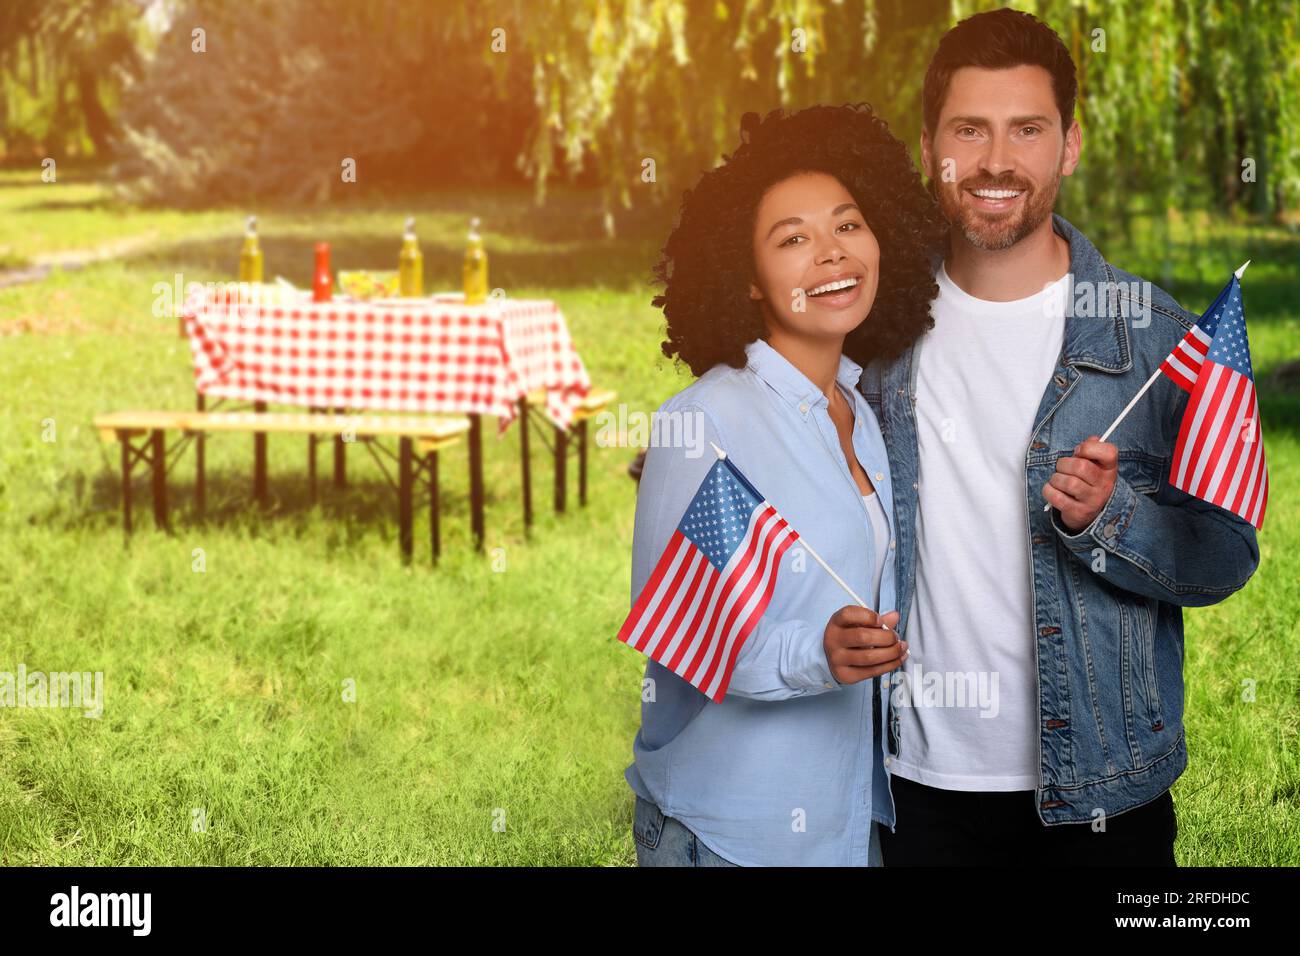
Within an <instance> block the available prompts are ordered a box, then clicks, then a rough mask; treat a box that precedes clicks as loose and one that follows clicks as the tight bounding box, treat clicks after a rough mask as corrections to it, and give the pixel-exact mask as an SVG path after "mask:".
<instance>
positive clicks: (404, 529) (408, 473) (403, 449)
mask: <svg viewBox="0 0 1300 956" xmlns="http://www.w3.org/2000/svg"><path fill="white" fill-rule="evenodd" d="M399 448H400V450H399V452H398V456H397V470H398V485H397V539H398V544H399V545H400V546H401V549H402V561H403V562H404V563H407V564H409V563H410V561H411V551H412V550H413V548H412V545H413V543H414V542H413V537H414V536H413V535H412V533H411V511H412V506H411V487H412V485H414V484H415V475H414V473H413V472H412V468H413V467H414V465H415V462H414V461H413V460H412V457H411V439H410V438H402V439H401V443H400V446H399Z"/></svg>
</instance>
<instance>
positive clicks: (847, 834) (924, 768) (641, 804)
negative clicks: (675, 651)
mask: <svg viewBox="0 0 1300 956" xmlns="http://www.w3.org/2000/svg"><path fill="white" fill-rule="evenodd" d="M1076 89H1077V84H1076V78H1075V72H1074V64H1073V61H1072V60H1071V58H1070V54H1069V51H1068V50H1067V49H1066V47H1065V45H1064V44H1063V43H1062V42H1061V40H1060V38H1059V37H1058V36H1057V35H1056V33H1054V32H1053V31H1052V30H1051V29H1050V28H1049V27H1048V26H1046V25H1045V24H1043V23H1042V22H1040V21H1039V20H1037V19H1035V18H1034V17H1032V16H1030V15H1029V14H1026V13H1020V12H1015V11H1011V10H1006V9H1004V10H997V11H993V12H989V13H982V14H978V15H976V16H973V17H970V18H969V19H967V20H964V21H962V22H961V23H959V24H958V25H957V26H956V27H954V28H953V29H952V30H951V31H949V32H948V33H947V35H945V37H944V38H943V40H942V41H941V42H940V44H939V47H938V49H937V51H936V53H935V54H934V57H933V59H932V61H931V63H930V65H929V69H928V71H927V73H926V77H925V85H924V93H923V107H924V133H923V135H922V139H921V151H922V160H923V165H924V168H925V170H926V172H927V174H928V176H929V178H930V181H931V184H932V185H931V189H930V190H927V189H926V188H925V187H924V186H923V185H922V181H921V179H920V177H919V176H918V175H917V173H916V172H915V170H914V168H913V165H912V163H911V160H910V158H909V156H908V153H907V149H906V147H905V146H904V145H903V144H902V143H901V142H899V141H898V140H897V139H895V138H894V137H893V136H891V135H890V133H889V131H888V129H887V128H886V126H885V124H884V123H883V122H882V121H881V120H880V119H879V118H877V117H876V116H874V115H873V114H872V112H871V111H870V109H869V108H864V107H850V106H845V107H839V108H832V107H814V108H811V109H807V110H803V111H801V112H798V113H795V114H793V115H784V114H782V113H780V112H779V111H776V112H773V113H771V114H769V115H768V116H767V118H766V119H763V120H759V119H758V117H757V116H756V115H755V114H746V117H745V118H744V120H742V124H741V125H742V133H741V139H742V142H741V145H740V146H739V147H738V148H737V149H736V151H735V152H734V153H732V154H731V155H730V156H728V157H726V158H725V161H724V163H723V164H722V165H721V166H720V167H718V168H717V169H714V170H712V171H710V172H708V173H705V174H704V175H703V177H702V178H701V179H700V182H699V183H698V185H696V187H695V188H694V189H692V190H691V191H689V192H688V193H686V195H685V196H684V199H683V203H682V208H681V214H680V219H679V221H678V224H677V225H676V226H675V227H674V229H673V231H672V234H671V235H670V236H669V238H668V242H667V244H666V245H665V247H664V251H663V259H662V261H661V263H660V265H659V268H658V275H659V277H660V279H661V280H662V281H663V283H664V291H663V294H662V295H661V296H659V297H657V298H656V299H655V305H656V306H661V307H662V308H663V310H664V313H665V315H666V316H667V320H668V322H667V335H668V341H667V342H665V343H664V346H663V349H664V352H665V354H666V355H668V356H670V357H671V356H674V355H676V356H679V357H680V358H681V359H682V360H684V361H685V362H686V364H687V365H689V366H690V368H691V371H692V372H694V373H695V374H696V375H697V376H698V380H697V381H695V382H694V383H693V384H691V385H690V386H689V387H688V388H685V389H683V390H682V391H681V392H679V393H678V394H676V395H675V396H673V397H672V398H670V399H669V400H668V401H667V402H665V403H664V404H663V406H661V408H660V409H659V414H660V415H664V414H667V413H673V412H676V413H679V414H681V415H691V416H695V418H696V419H697V421H698V422H699V423H701V424H702V426H703V438H704V441H703V442H702V443H701V444H702V447H703V448H704V450H705V453H704V454H700V453H699V449H684V448H680V447H676V448H674V447H656V446H652V447H651V448H650V449H649V450H648V452H647V455H646V459H645V464H644V470H643V473H642V477H641V482H640V488H639V492H638V498H637V507H636V523H635V536H634V541H633V562H632V564H633V567H632V591H631V593H632V597H633V598H634V599H635V598H636V596H637V595H638V594H640V592H641V590H642V588H643V586H644V585H645V583H646V581H647V578H648V576H649V575H650V573H651V571H652V569H653V568H654V566H655V564H656V562H657V560H658V558H659V556H660V555H661V554H662V553H663V551H664V548H665V546H666V544H667V543H668V540H669V537H670V535H671V534H672V532H673V529H674V528H675V527H676V525H677V523H678V521H679V519H680V518H681V516H682V514H683V512H684V510H685V508H686V506H687V503H688V502H689V501H690V500H691V498H692V496H693V495H694V493H695V491H696V489H697V488H698V486H699V484H700V481H701V480H702V479H703V477H704V475H705V474H706V473H707V472H708V470H709V468H710V467H711V466H712V464H713V462H714V461H715V460H716V458H715V456H714V455H713V454H712V452H711V450H710V449H709V445H708V442H713V443H715V444H717V445H718V446H719V447H720V448H722V449H725V451H726V452H727V454H728V455H729V456H731V457H732V458H733V459H734V461H735V463H736V465H737V466H738V467H739V468H740V470H741V471H742V472H744V474H745V475H746V476H748V477H749V478H750V479H752V480H753V482H754V484H755V485H756V486H757V487H758V488H760V489H762V492H763V494H764V495H765V497H766V498H767V500H768V501H770V502H771V503H772V505H773V506H774V507H775V508H776V509H777V510H778V511H779V512H780V514H781V515H782V516H783V517H784V518H785V519H786V520H787V521H789V523H790V524H791V525H792V526H793V527H794V528H796V529H797V530H798V531H799V533H800V534H801V535H802V536H803V537H804V538H806V539H807V541H808V543H809V544H810V545H811V546H813V547H814V548H815V549H816V550H817V551H818V553H819V554H821V555H822V556H823V557H824V558H825V560H826V562H827V564H828V565H829V566H830V567H832V568H834V569H835V570H836V571H837V572H838V573H839V574H840V575H841V576H842V577H843V578H844V579H845V582H846V583H847V584H848V585H849V587H851V588H852V589H853V590H854V591H855V592H856V593H857V594H860V595H862V597H863V598H864V600H865V602H866V603H868V604H869V605H870V606H871V607H872V608H873V609H874V610H867V609H865V608H862V607H859V606H857V605H855V604H849V603H848V599H847V598H846V595H845V593H844V591H843V590H841V588H840V586H839V585H838V584H836V582H835V581H834V579H833V578H832V577H831V576H830V575H829V574H827V573H826V572H825V571H824V570H823V569H822V568H821V567H819V566H818V565H817V564H815V563H812V562H808V561H807V555H806V554H804V553H803V552H802V551H801V549H800V548H799V546H798V544H797V543H796V545H795V546H794V547H792V548H791V549H790V550H788V551H787V552H786V553H785V554H784V556H783V557H782V559H781V563H782V567H781V573H780V574H779V576H778V578H777V584H776V589H775V591H774V593H773V596H772V600H771V603H770V604H769V606H768V608H767V610H766V612H765V613H764V614H763V616H762V618H761V619H760V620H759V621H758V624H757V626H756V628H755V629H754V630H753V632H752V633H751V634H750V635H749V637H748V640H747V641H746V642H745V644H744V645H743V646H742V647H741V649H740V652H739V655H738V657H737V659H736V662H735V669H734V672H733V674H732V677H731V682H730V686H729V690H728V693H727V696H726V697H725V699H724V700H722V701H721V702H720V703H713V702H711V701H709V700H708V699H707V698H706V697H705V696H704V694H702V693H701V692H700V691H698V690H696V689H695V688H694V687H692V686H691V685H690V684H688V683H687V682H686V681H685V680H683V679H682V678H680V677H678V676H677V675H676V674H674V673H673V672H671V671H669V670H667V669H666V668H665V667H664V666H663V665H661V664H658V663H656V662H655V661H653V660H651V661H649V662H648V663H647V667H646V678H647V679H646V681H645V684H644V690H643V694H642V707H641V716H642V725H641V728H640V731H639V732H638V734H637V736H636V740H635V742H634V745H633V751H634V754H635V762H634V763H633V764H632V765H631V766H630V767H629V768H628V769H627V773H626V776H627V779H628V782H629V783H630V784H631V786H632V789H633V790H634V791H635V793H636V808H635V816H634V824H633V836H634V840H635V845H636V852H637V857H638V860H639V862H640V863H641V865H643V866H730V865H845V866H850V865H851V866H878V865H881V864H882V862H883V863H885V864H888V865H891V866H894V865H959V864H986V865H987V864H992V865H1015V866H1023V865H1026V864H1064V865H1083V864H1142V865H1173V864H1174V849H1173V847H1174V838H1175V834H1176V821H1175V816H1174V806H1173V801H1172V798H1171V796H1170V793H1169V789H1170V786H1171V785H1172V784H1173V782H1174V781H1175V780H1176V779H1177V778H1178V776H1179V774H1180V773H1181V772H1182V771H1183V769H1184V767H1185V766H1186V764H1187V747H1186V743H1185V741H1184V735H1183V722H1182V712H1183V681H1182V663H1183V626H1182V614H1181V608H1182V607H1184V606H1197V605H1206V604H1213V603H1215V602H1217V601H1220V600H1222V599H1224V598H1225V597H1227V596H1228V595H1229V594H1231V593H1232V592H1234V591H1236V590H1237V589H1238V588H1240V587H1242V585H1244V584H1245V583H1246V581H1247V579H1248V578H1249V577H1250V575H1251V574H1252V573H1253V571H1254V569H1255V567H1256V565H1257V563H1258V560H1259V551H1258V547H1257V545H1256V541H1255V534H1254V529H1253V528H1252V527H1251V526H1250V525H1249V524H1247V523H1246V522H1245V521H1243V520H1241V519H1240V518H1238V517H1236V516H1235V515H1233V514H1231V513H1229V512H1228V511H1225V510H1221V509H1219V508H1216V507H1215V506H1213V505H1210V504H1207V503H1205V502H1203V501H1201V500H1199V499H1196V498H1192V497H1189V496H1188V495H1185V494H1183V493H1182V492H1180V491H1178V490H1176V489H1174V488H1173V487H1172V486H1170V485H1169V484H1168V480H1167V472H1168V467H1169V463H1170V459H1171V456H1172V452H1173V447H1174V442H1175V439H1176V437H1177V429H1178V423H1179V421H1180V417H1181V413H1182V409H1183V407H1184V404H1185V402H1186V399H1187V395H1186V393H1184V392H1182V391H1181V390H1179V389H1178V388H1176V387H1175V386H1174V385H1173V384H1172V383H1171V382H1168V381H1166V380H1165V379H1163V377H1162V378H1161V380H1160V381H1158V382H1157V383H1156V384H1155V385H1154V386H1153V388H1152V390H1151V391H1150V392H1149V393H1148V394H1147V396H1146V397H1145V398H1144V399H1143V401H1142V403H1141V404H1139V405H1138V406H1137V407H1136V408H1135V409H1134V410H1133V412H1132V413H1131V414H1130V415H1129V416H1128V417H1127V418H1126V419H1125V420H1124V423H1123V425H1122V426H1121V428H1119V429H1118V430H1117V431H1116V434H1115V435H1114V438H1113V441H1112V442H1102V441H1100V440H1098V437H1097V435H1098V433H1100V432H1101V431H1102V430H1103V429H1105V427H1106V426H1107V424H1109V422H1110V421H1111V420H1112V419H1114V417H1115V416H1116V415H1117V414H1118V413H1119V411H1120V410H1121V409H1122V408H1123V407H1124V405H1125V404H1126V403H1127V402H1128V400H1129V399H1130V398H1131V397H1132V396H1133V395H1134V394H1135V393H1136V392H1137V391H1138V389H1139V388H1140V387H1141V386H1142V384H1143V382H1145V381H1146V379H1147V378H1148V376H1150V375H1151V373H1152V372H1153V371H1154V370H1155V369H1156V367H1157V366H1158V365H1159V363H1160V362H1161V361H1162V360H1163V359H1164V357H1165V356H1166V355H1167V354H1168V353H1169V352H1170V350H1171V349H1172V348H1173V347H1174V345H1175V344H1176V343H1177V342H1178V340H1179V339H1180V338H1181V337H1182V336H1183V335H1184V334H1185V333H1186V331H1187V330H1188V329H1189V328H1190V327H1191V325H1192V324H1193V323H1194V322H1195V316H1193V315H1191V314H1189V313H1187V312H1186V311H1184V310H1183V309H1182V308H1180V307H1179V306H1178V304H1177V303H1176V302H1174V300H1173V299H1172V298H1171V297H1170V296H1168V295H1167V294H1165V293H1164V292H1163V291H1162V290H1160V289H1158V288H1154V287H1152V286H1151V285H1150V284H1149V283H1144V282H1142V281H1141V280H1140V279H1138V278H1137V277H1135V276H1132V275H1129V274H1127V273H1123V272H1120V271H1119V270H1117V269H1115V268H1114V267H1113V266H1111V265H1110V264H1108V263H1107V262H1106V261H1105V260H1104V259H1103V258H1102V256H1101V254H1100V253H1099V252H1098V251H1097V249H1096V248H1095V247H1094V246H1093V245H1092V244H1091V243H1090V242H1089V241H1088V239H1087V238H1085V237H1084V236H1083V235H1082V234H1081V233H1080V232H1079V231H1078V230H1077V229H1075V228H1073V227H1072V226H1071V225H1070V224H1069V223H1067V222H1066V221H1065V220H1063V219H1061V218H1060V217H1057V216H1055V215H1053V211H1052V210H1053V205H1054V203H1055V201H1056V197H1057V192H1058V188H1059V185H1060V180H1061V177H1062V176H1068V175H1070V174H1071V173H1072V172H1073V171H1074V169H1075V166H1076V165H1077V164H1078V162H1079V159H1080V150H1081V139H1080V131H1079V126H1078V124H1077V122H1076V121H1075V118H1074V106H1075V94H1076ZM936 198H937V203H936ZM1045 506H1050V508H1045ZM845 605H847V606H845ZM837 608H838V610H837Z"/></svg>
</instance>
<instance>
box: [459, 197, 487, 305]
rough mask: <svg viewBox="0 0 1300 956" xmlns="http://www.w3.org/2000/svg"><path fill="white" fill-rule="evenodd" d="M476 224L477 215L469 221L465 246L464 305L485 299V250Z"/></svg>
mask: <svg viewBox="0 0 1300 956" xmlns="http://www.w3.org/2000/svg"><path fill="white" fill-rule="evenodd" d="M478 225H479V220H478V217H477V216H475V217H474V218H473V219H471V220H470V221H469V241H468V242H467V244H466V246H465V266H464V269H463V271H462V278H463V280H464V287H465V304H466V305H481V304H482V303H483V302H486V301H487V286H488V274H487V250H485V249H484V248H483V237H482V236H480V235H479V231H478Z"/></svg>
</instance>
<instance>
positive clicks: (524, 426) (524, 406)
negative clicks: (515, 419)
mask: <svg viewBox="0 0 1300 956" xmlns="http://www.w3.org/2000/svg"><path fill="white" fill-rule="evenodd" d="M519 458H520V460H521V461H522V462H523V469H524V474H523V481H524V533H525V534H527V533H528V529H529V528H531V527H532V525H533V471H532V467H533V466H532V460H531V459H530V458H529V454H528V397H527V396H524V397H523V398H521V399H519Z"/></svg>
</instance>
